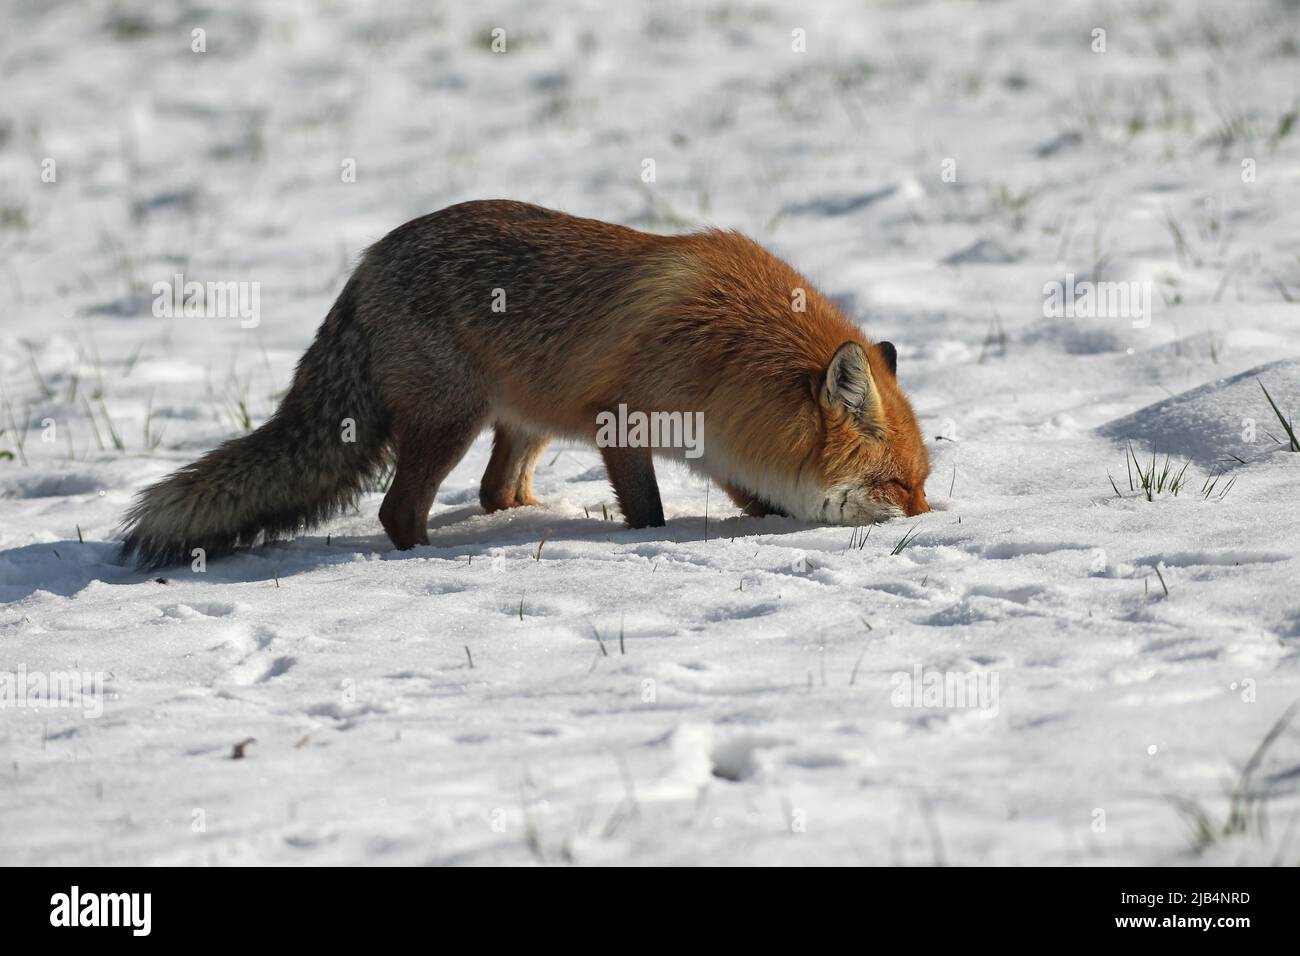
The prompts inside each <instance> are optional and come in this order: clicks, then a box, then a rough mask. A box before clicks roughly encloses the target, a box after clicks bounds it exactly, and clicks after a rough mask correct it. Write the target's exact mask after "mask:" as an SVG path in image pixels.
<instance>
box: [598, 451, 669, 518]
mask: <svg viewBox="0 0 1300 956" xmlns="http://www.w3.org/2000/svg"><path fill="white" fill-rule="evenodd" d="M600 454H601V457H603V458H604V459H605V471H606V472H608V474H609V483H610V484H611V485H613V486H614V495H615V496H616V497H617V498H618V503H619V507H621V508H622V509H623V520H624V521H625V522H626V523H627V526H628V527H629V528H662V527H663V526H664V506H663V502H662V501H660V499H659V483H658V482H657V481H655V465H654V458H653V457H652V456H651V454H650V449H649V448H612V447H609V448H602V449H601V450H600Z"/></svg>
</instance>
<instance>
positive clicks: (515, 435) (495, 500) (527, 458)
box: [478, 422, 551, 513]
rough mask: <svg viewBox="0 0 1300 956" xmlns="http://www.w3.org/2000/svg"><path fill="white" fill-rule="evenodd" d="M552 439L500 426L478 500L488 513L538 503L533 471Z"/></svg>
mask: <svg viewBox="0 0 1300 956" xmlns="http://www.w3.org/2000/svg"><path fill="white" fill-rule="evenodd" d="M550 440H551V439H550V436H549V435H537V434H532V433H529V432H525V431H522V430H521V429H518V428H512V427H511V426H509V425H503V424H501V423H500V422H498V423H497V426H496V433H495V435H494V437H493V439H492V457H491V458H490V459H489V460H488V466H487V470H485V471H484V472H483V481H482V483H481V484H480V485H479V491H478V500H479V503H480V504H482V505H483V510H484V511H487V512H489V513H491V512H493V511H500V510H502V509H503V508H522V507H524V506H526V505H535V504H538V503H539V502H538V501H537V499H536V498H534V497H533V468H534V467H535V466H536V464H537V458H538V456H539V455H541V453H542V449H544V448H545V447H546V446H547V444H549V442H550Z"/></svg>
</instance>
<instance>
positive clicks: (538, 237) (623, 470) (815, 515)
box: [122, 201, 930, 568]
mask: <svg viewBox="0 0 1300 956" xmlns="http://www.w3.org/2000/svg"><path fill="white" fill-rule="evenodd" d="M627 409H631V410H634V411H636V412H640V413H643V414H654V413H668V414H674V413H682V414H688V415H692V416H693V417H694V418H695V419H697V420H698V421H699V422H700V424H701V425H702V434H701V435H698V436H696V440H697V441H698V443H699V445H698V448H697V449H696V451H695V453H694V454H693V455H692V454H683V451H682V449H680V448H666V447H657V448H656V447H648V446H647V445H646V444H645V443H644V442H632V441H626V442H610V441H608V440H604V441H598V440H597V439H598V438H599V437H600V436H599V435H598V421H599V420H601V418H602V416H609V415H611V414H613V413H614V412H615V411H616V410H617V411H618V412H619V414H623V415H625V414H626V410H627ZM489 424H490V425H492V426H493V428H494V429H495V437H494V442H493V446H492V454H491V458H490V460H489V462H488V466H487V470H486V471H485V472H484V474H483V481H482V485H481V488H480V492H479V500H480V501H481V503H482V505H483V507H484V508H485V509H486V510H488V511H496V510H498V509H501V508H515V507H520V506H523V505H533V504H537V501H536V499H534V498H533V491H532V479H533V466H534V465H535V464H536V462H537V457H538V455H539V454H541V452H542V450H543V448H544V447H545V446H546V444H547V442H549V441H550V440H551V439H552V438H553V437H557V436H558V437H563V438H569V439H578V440H582V441H586V442H589V443H596V444H598V445H600V446H602V447H600V452H601V455H602V457H603V458H604V462H605V468H606V470H607V472H608V474H609V480H610V483H611V484H612V485H613V489H614V494H615V496H616V497H617V499H618V502H619V505H620V507H621V508H622V512H623V517H624V520H625V521H626V523H627V525H628V526H630V527H633V528H641V527H647V526H649V527H654V526H661V525H663V523H664V514H663V506H662V503H661V501H660V498H659V487H658V485H657V484H656V482H655V472H654V456H655V455H660V456H670V457H676V458H681V459H683V460H685V461H686V463H687V464H688V465H689V466H690V467H691V468H693V469H695V470H696V471H698V472H701V473H703V474H705V475H707V476H708V477H709V478H711V479H712V481H713V482H714V483H716V484H717V485H719V486H721V487H722V488H723V489H725V491H726V492H727V494H728V495H730V497H731V498H732V500H733V501H734V502H735V503H736V505H737V506H738V507H740V508H741V509H743V511H744V512H745V513H747V514H750V515H766V514H784V515H787V516H790V517H793V518H797V519H800V520H803V521H810V522H822V523H831V524H850V525H859V524H866V523H870V522H874V521H879V520H882V519H885V518H889V517H893V516H898V515H903V514H907V515H915V514H920V513H922V512H925V511H928V510H929V506H928V505H927V504H926V500H925V480H926V477H927V476H928V474H929V471H930V464H929V458H928V456H927V453H926V448H925V444H924V442H923V441H922V438H921V434H920V430H919V428H918V427H917V423H916V418H915V415H914V413H913V411H912V408H911V405H910V404H909V403H908V401H907V398H906V397H905V396H904V395H903V393H902V391H901V390H900V388H899V386H898V381H897V378H896V352H895V349H894V346H893V345H892V344H890V343H889V342H877V343H874V344H873V343H871V342H869V341H868V340H867V339H866V338H865V337H864V336H863V334H862V332H861V331H860V330H859V329H858V327H857V326H855V325H854V324H852V323H851V322H849V321H848V320H847V319H846V318H845V317H844V316H843V315H842V314H841V313H840V311H839V310H838V309H837V308H836V307H835V306H834V305H832V304H831V303H830V302H829V301H828V300H827V299H826V298H824V297H823V296H822V295H821V294H820V293H818V292H817V291H816V290H815V289H814V288H813V287H812V286H811V284H810V283H809V282H808V281H807V280H806V279H805V278H804V277H803V276H801V275H800V274H799V273H798V272H796V271H795V270H794V269H793V268H791V267H790V266H788V265H787V264H786V263H784V262H782V261H781V260H780V259H778V258H776V257H775V256H773V255H771V254H770V253H768V252H767V251H765V250H764V249H763V248H762V247H761V246H759V245H758V244H757V243H755V242H753V241H752V240H750V239H747V238H745V237H744V236H742V235H740V234H739V233H736V232H723V231H720V230H708V231H705V232H699V233H694V234H690V235H678V236H660V235H652V234H649V233H644V232H638V231H636V230H634V229H629V228H626V227H624V226H617V225H612V224H609V223H605V222H598V221H596V220H592V219H580V218H577V217H574V216H569V215H565V214H563V213H560V212H555V211H552V210H549V209H543V208H541V207H539V206H534V205H529V204H527V203H521V202H508V201H480V202H466V203H461V204H459V205H455V206H451V207H448V208H447V209H443V210H441V211H440V212H435V213H432V214H430V215H427V216H423V217H421V218H419V219H414V220H412V221H411V222H408V223H406V224H405V225H403V226H399V227H398V228H397V229H395V230H393V231H392V232H391V233H389V234H388V235H387V236H385V237H384V238H383V239H381V240H379V242H377V243H375V244H374V245H373V246H372V247H371V248H370V249H369V250H368V251H367V252H366V254H365V256H364V257H363V259H362V261H361V263H360V264H359V265H358V266H357V268H356V270H355V271H354V272H353V274H352V276H351V278H349V279H348V282H347V284H346V285H345V286H344V288H343V291H342V292H341V293H340V295H339V297H338V299H337V300H336V301H335V303H334V305H333V307H332V308H331V309H330V311H329V314H328V315H327V316H326V318H325V321H324V323H323V324H322V325H321V328H320V330H319V331H318V332H317V334H316V339H315V341H314V342H313V343H312V345H311V347H310V348H308V350H307V352H306V354H304V355H303V357H302V359H301V360H300V361H299V363H298V367H297V370H296V372H295V374H294V378H293V384H292V387H291V388H290V389H289V391H288V393H287V394H286V395H285V397H284V400H283V401H282V402H281V403H280V406H279V408H278V409H277V410H276V412H275V414H274V415H272V416H271V418H270V419H268V420H267V422H266V423H265V424H264V425H262V427H261V428H258V429H257V430H256V431H254V432H252V433H251V434H249V435H246V436H244V437H242V438H237V439H234V440H232V441H228V442H226V443H225V444H223V445H221V446H220V447H218V448H216V449H215V450H213V451H211V452H209V453H208V454H206V455H204V456H203V457H202V458H200V459H199V460H198V461H196V462H194V463H193V464H191V465H188V466H187V467H185V468H182V469H181V470H179V471H177V472H175V473H174V474H172V475H171V476H169V477H168V478H165V479H163V480H162V481H160V482H158V483H157V484H155V485H153V486H152V487H150V488H148V489H146V490H145V491H143V492H142V493H141V494H140V496H139V498H138V499H137V500H136V502H135V504H134V505H133V507H132V508H131V510H130V511H129V512H128V513H127V515H126V518H125V520H124V526H123V535H124V537H123V545H122V556H123V558H124V559H126V558H129V557H131V556H132V555H134V556H135V558H136V560H137V562H138V563H139V565H140V566H142V567H150V568H158V567H164V566H167V565H172V564H178V563H181V562H184V561H188V560H190V559H191V558H192V557H193V550H194V549H196V548H202V549H203V551H204V553H205V555H206V556H207V557H209V558H212V557H217V556H220V555H223V554H227V553H229V552H230V551H232V550H234V549H235V548H236V547H239V546H242V545H248V544H252V543H255V542H257V541H259V540H268V539H271V538H274V537H277V536H280V535H284V534H289V533H292V532H295V531H298V530H300V529H303V528H305V527H310V526H312V525H314V524H317V523H319V522H320V521H322V520H324V519H326V518H328V517H329V516H330V515H331V514H333V513H335V512H336V511H338V510H339V509H341V508H343V507H345V506H346V505H348V504H349V503H350V502H352V501H354V500H355V499H356V497H357V496H358V495H359V494H360V493H361V492H362V491H363V490H364V489H365V488H366V487H367V484H368V482H369V481H370V479H371V477H372V475H373V474H374V472H375V471H377V470H378V468H379V467H380V466H381V464H382V463H383V462H384V461H385V460H387V457H388V456H389V455H390V454H391V455H395V458H396V470H395V472H394V475H393V480H392V483H391V485H390V486H389V489H388V492H387V495H386V496H385V497H384V500H383V503H382V505H381V506H380V509H379V520H380V522H381V523H382V524H383V526H384V530H385V531H387V532H388V536H389V538H390V539H392V542H393V544H394V545H395V546H396V547H398V548H401V549H406V548H411V547H414V546H416V545H420V544H428V542H429V536H428V529H427V527H426V525H427V522H428V517H429V509H430V508H431V507H432V504H433V499H434V495H435V494H436V493H437V491H438V486H439V485H440V484H441V483H442V481H443V479H444V478H446V477H447V474H448V472H450V471H451V469H452V468H453V467H454V466H455V465H456V463H457V462H458V461H459V460H460V458H461V456H463V455H464V454H465V452H466V450H467V449H468V448H469V446H470V444H471V443H472V442H473V441H474V439H475V438H476V437H477V436H478V434H479V433H480V432H481V431H482V430H483V429H484V428H485V427H486V426H488V425H489ZM620 434H622V430H620ZM607 437H608V436H607V434H606V438H607Z"/></svg>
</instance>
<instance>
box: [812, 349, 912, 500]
mask: <svg viewBox="0 0 1300 956" xmlns="http://www.w3.org/2000/svg"><path fill="white" fill-rule="evenodd" d="M897 368H898V355H897V351H896V350H895V349H894V346H893V344H892V343H890V342H879V343H876V344H874V345H867V346H865V347H864V346H863V345H862V344H861V343H859V342H852V341H850V342H845V343H844V344H843V345H841V346H840V347H839V348H838V349H837V350H836V351H835V355H834V356H833V357H832V358H831V360H830V364H829V365H828V366H827V367H826V372H825V374H824V375H823V376H822V377H821V379H820V380H817V379H814V381H812V382H811V383H810V384H811V387H812V390H813V393H814V397H815V400H816V402H817V405H818V410H819V412H820V414H821V417H822V427H823V434H824V435H825V440H824V442H823V444H822V447H821V461H820V466H821V475H820V477H821V488H822V500H821V501H819V502H816V503H814V505H813V507H814V508H818V507H820V512H821V513H820V515H818V516H817V517H818V519H819V520H821V521H826V522H830V523H833V524H851V525H859V524H868V523H871V522H874V521H881V520H884V519H886V518H893V517H900V516H902V515H918V514H922V513H924V512H926V511H929V510H930V506H929V505H928V504H927V503H926V500H925V479H926V478H927V477H928V476H929V474H930V456H929V455H928V454H927V452H926V450H925V442H924V441H923V440H922V438H921V430H920V428H919V427H918V425H917V423H916V415H915V413H913V411H912V406H911V405H910V404H909V403H908V401H907V398H906V397H905V396H904V395H903V393H902V391H901V390H900V389H899V387H898V380H897V377H896V375H897Z"/></svg>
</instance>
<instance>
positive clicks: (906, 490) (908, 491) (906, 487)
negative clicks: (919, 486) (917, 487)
mask: <svg viewBox="0 0 1300 956" xmlns="http://www.w3.org/2000/svg"><path fill="white" fill-rule="evenodd" d="M889 483H890V484H891V485H895V486H896V487H898V488H899V489H900V490H901V491H902V492H903V494H905V495H910V494H911V493H912V486H911V485H908V484H906V483H905V482H902V481H899V480H898V479H897V478H891V479H890V481H889Z"/></svg>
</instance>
